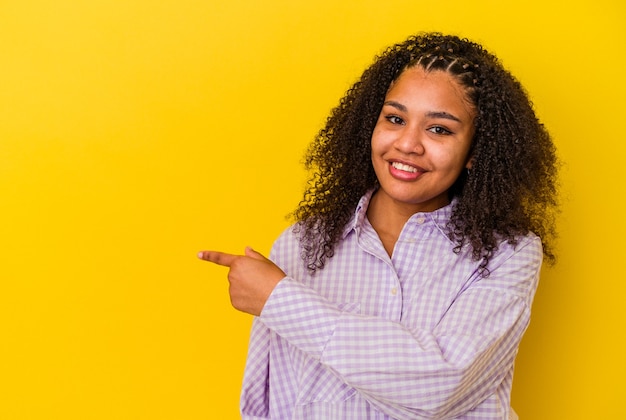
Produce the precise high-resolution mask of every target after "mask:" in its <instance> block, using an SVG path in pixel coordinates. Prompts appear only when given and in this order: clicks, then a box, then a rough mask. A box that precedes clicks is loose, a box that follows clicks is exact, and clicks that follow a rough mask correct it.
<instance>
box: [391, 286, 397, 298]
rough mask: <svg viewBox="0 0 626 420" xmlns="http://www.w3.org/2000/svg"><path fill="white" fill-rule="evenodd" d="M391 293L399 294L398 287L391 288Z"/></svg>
mask: <svg viewBox="0 0 626 420" xmlns="http://www.w3.org/2000/svg"><path fill="white" fill-rule="evenodd" d="M391 294H392V295H393V296H395V295H397V294H398V288H397V287H394V288H393V289H391Z"/></svg>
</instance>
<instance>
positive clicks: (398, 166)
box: [391, 162, 418, 174]
mask: <svg viewBox="0 0 626 420" xmlns="http://www.w3.org/2000/svg"><path fill="white" fill-rule="evenodd" d="M391 166H393V167H394V168H395V169H398V170H400V171H404V172H411V173H414V174H415V173H417V172H418V171H417V168H414V167H412V166H409V165H405V164H404V163H400V162H392V163H391Z"/></svg>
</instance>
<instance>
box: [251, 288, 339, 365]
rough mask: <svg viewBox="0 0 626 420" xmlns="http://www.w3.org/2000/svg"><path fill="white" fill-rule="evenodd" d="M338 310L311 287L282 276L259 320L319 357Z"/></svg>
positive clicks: (333, 325) (329, 334)
mask: <svg viewBox="0 0 626 420" xmlns="http://www.w3.org/2000/svg"><path fill="white" fill-rule="evenodd" d="M340 316H341V311H340V310H339V309H338V308H337V307H336V306H335V305H334V304H332V303H331V302H329V301H328V300H327V299H326V298H324V297H323V296H321V295H319V294H318V293H317V292H316V291H315V290H313V289H311V288H310V287H308V286H306V285H304V284H302V283H300V282H298V281H296V280H294V279H292V278H291V277H285V278H284V279H283V280H281V281H280V282H279V283H278V285H277V286H276V287H275V288H274V290H273V291H272V294H271V295H270V297H269V298H268V300H267V302H266V303H265V306H264V307H263V311H262V312H261V315H260V316H259V320H260V321H261V322H262V323H263V324H265V326H266V327H267V328H269V329H270V330H272V331H274V332H275V333H276V334H278V335H279V336H281V337H282V338H284V339H285V340H287V341H288V342H289V343H291V344H292V345H294V346H296V347H298V348H299V349H301V350H303V351H304V352H306V353H308V354H310V355H311V356H313V357H315V358H317V359H319V358H320V357H321V355H322V352H323V350H324V347H325V346H326V344H327V343H328V341H329V340H330V337H331V336H332V335H333V333H334V331H335V327H336V325H337V322H338V320H339V318H340Z"/></svg>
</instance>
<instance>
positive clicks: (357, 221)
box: [342, 189, 458, 238]
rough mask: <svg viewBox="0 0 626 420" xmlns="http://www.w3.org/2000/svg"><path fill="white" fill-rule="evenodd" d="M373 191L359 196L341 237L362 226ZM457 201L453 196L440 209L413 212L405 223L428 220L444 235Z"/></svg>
mask: <svg viewBox="0 0 626 420" xmlns="http://www.w3.org/2000/svg"><path fill="white" fill-rule="evenodd" d="M374 191H376V190H375V189H373V190H370V191H368V192H366V193H365V194H364V195H363V197H361V199H360V200H359V204H357V206H356V210H355V212H354V215H353V216H352V219H350V221H349V222H348V224H347V225H346V228H345V229H344V231H343V235H342V238H345V237H346V236H348V234H349V233H350V232H352V231H353V230H358V229H360V228H361V227H362V226H363V223H364V221H365V219H366V218H367V208H368V207H369V204H370V200H371V199H372V195H374ZM457 201H458V199H457V198H456V197H454V198H453V199H452V202H451V203H450V204H448V205H447V206H444V207H442V208H440V209H437V210H435V211H431V212H419V213H415V214H414V215H413V216H411V218H410V219H409V220H408V221H407V223H411V224H412V223H419V224H422V223H424V219H426V220H430V221H432V222H433V223H434V224H435V226H437V228H438V229H439V230H440V231H441V232H442V233H443V234H444V235H445V234H446V230H447V229H446V226H447V224H448V222H449V221H450V218H451V217H452V211H453V210H454V207H455V205H456V203H457ZM420 219H421V220H420ZM418 220H420V221H418ZM446 236H447V235H446Z"/></svg>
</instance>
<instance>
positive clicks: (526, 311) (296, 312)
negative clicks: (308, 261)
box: [260, 238, 541, 418]
mask: <svg viewBox="0 0 626 420" xmlns="http://www.w3.org/2000/svg"><path fill="white" fill-rule="evenodd" d="M494 262H495V264H494V265H493V266H492V267H491V275H490V276H489V277H488V278H486V279H483V280H481V281H477V282H475V283H474V284H473V285H471V286H470V287H468V288H467V289H466V290H465V291H463V292H462V293H460V294H459V296H458V297H457V299H456V300H455V301H454V303H453V304H452V305H451V306H450V308H449V309H448V311H447V312H446V313H445V315H444V316H443V318H441V320H440V321H439V323H438V324H437V326H436V328H435V329H433V330H432V331H430V330H429V331H426V330H411V329H409V328H408V327H407V326H405V325H403V324H401V323H399V322H394V321H390V320H387V319H382V318H377V317H372V316H364V315H358V314H351V313H345V312H342V311H340V310H339V309H338V308H337V307H336V306H335V305H334V304H333V303H331V302H329V301H327V300H326V299H324V298H323V297H321V296H320V295H319V294H318V293H317V292H316V291H315V290H313V289H311V288H309V287H307V286H305V285H303V284H302V283H300V282H298V281H296V280H294V279H292V278H289V277H287V278H285V279H284V280H283V281H281V282H280V283H279V284H278V286H277V287H276V288H275V289H274V291H273V292H272V294H271V296H270V298H269V300H268V301H267V303H266V304H265V307H264V308H263V312H262V314H261V317H260V320H261V322H263V323H264V324H265V325H266V326H267V327H268V328H270V329H271V330H273V331H275V332H276V333H277V334H278V335H280V336H281V337H282V338H283V339H285V340H287V341H288V342H290V343H291V344H292V345H294V346H295V347H297V348H299V349H300V350H302V351H304V352H306V353H307V354H309V355H310V356H312V357H314V358H316V359H318V360H319V361H320V363H322V364H323V365H325V366H326V367H327V368H328V369H330V370H332V371H333V372H335V374H336V375H338V376H339V377H341V378H342V380H343V381H344V382H345V383H347V384H348V385H350V386H352V387H353V388H355V389H357V390H358V391H359V392H360V393H361V395H362V396H363V397H364V398H366V399H367V400H368V401H370V403H371V404H372V405H374V406H375V407H377V408H378V409H379V410H381V411H383V412H385V413H387V414H389V415H390V416H393V417H396V418H415V417H418V416H420V417H426V418H429V417H440V416H445V417H454V416H458V415H461V414H463V413H465V412H467V411H469V410H471V409H472V408H473V407H475V406H476V405H477V404H479V403H480V402H481V401H483V400H484V399H485V398H486V397H487V396H489V395H491V394H493V393H494V391H495V389H496V388H497V387H498V385H499V384H500V383H501V382H502V380H503V379H504V377H505V376H506V375H507V373H508V372H509V371H510V369H511V367H512V364H513V361H514V358H515V354H516V352H517V347H518V344H519V341H520V339H521V336H522V334H523V332H524V331H525V329H526V327H527V325H528V322H529V316H530V303H531V301H532V296H533V294H534V290H535V287H536V281H537V278H538V271H539V267H540V265H541V246H540V243H539V240H538V239H536V238H535V239H534V240H531V241H527V242H524V243H523V244H520V246H519V248H518V249H517V250H515V252H512V253H509V254H508V256H506V258H500V259H499V260H498V259H496V260H495V261H494Z"/></svg>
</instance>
